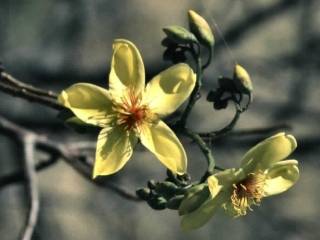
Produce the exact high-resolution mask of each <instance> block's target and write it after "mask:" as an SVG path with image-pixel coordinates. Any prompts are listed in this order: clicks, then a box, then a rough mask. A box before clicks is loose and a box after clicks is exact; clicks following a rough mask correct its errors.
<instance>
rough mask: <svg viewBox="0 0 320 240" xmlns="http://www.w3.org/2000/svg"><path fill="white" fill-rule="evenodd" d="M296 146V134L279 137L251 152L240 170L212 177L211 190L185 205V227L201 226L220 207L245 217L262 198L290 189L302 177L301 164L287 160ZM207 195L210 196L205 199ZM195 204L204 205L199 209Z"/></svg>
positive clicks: (195, 195) (261, 144) (200, 193)
mask: <svg viewBox="0 0 320 240" xmlns="http://www.w3.org/2000/svg"><path fill="white" fill-rule="evenodd" d="M296 147H297V142H296V140H295V138H294V137H293V136H292V135H286V134H285V133H279V134H276V135H274V136H272V137H270V138H268V139H266V140H264V141H262V142H261V143H259V144H257V145H256V146H255V147H253V148H252V149H250V150H249V151H248V152H247V153H246V154H245V156H244V157H243V159H242V161H241V166H240V168H239V169H228V170H225V171H222V172H219V173H217V174H214V175H212V176H210V177H209V178H208V187H207V188H205V187H203V188H201V190H200V191H198V192H197V193H195V194H193V195H190V196H188V197H187V198H186V199H185V200H184V202H182V204H181V206H180V214H181V215H183V216H182V221H181V225H182V228H183V229H185V230H191V229H194V228H198V227H201V226H202V225H203V224H205V223H206V222H207V221H208V220H209V219H210V218H211V217H212V215H213V214H214V213H215V212H216V210H217V209H218V208H219V207H222V208H223V209H224V210H226V211H227V212H228V213H229V214H231V215H232V216H235V217H237V216H242V215H245V214H246V213H247V210H248V209H249V210H251V209H252V208H251V206H252V205H258V204H259V203H260V202H261V199H262V198H264V197H268V196H271V195H275V194H279V193H282V192H284V191H286V190H288V189H289V188H290V187H291V186H293V185H294V184H295V183H296V181H297V180H298V178H299V169H298V162H297V161H296V160H283V159H285V158H286V157H287V156H289V155H290V154H291V153H292V152H293V151H294V149H295V148H296ZM281 160H283V161H281ZM208 188H209V189H208ZM209 192H210V193H211V196H210V194H209ZM203 196H207V197H206V198H205V199H203ZM201 197H202V201H200V202H199V199H200V198H201ZM195 203H198V204H199V203H200V204H199V205H200V206H198V207H197V208H196V206H194V204H195Z"/></svg>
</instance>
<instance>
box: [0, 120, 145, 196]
mask: <svg viewBox="0 0 320 240" xmlns="http://www.w3.org/2000/svg"><path fill="white" fill-rule="evenodd" d="M0 132H2V133H3V134H5V135H7V136H9V137H17V136H18V138H19V137H21V136H25V135H26V134H33V135H34V136H35V140H34V144H35V148H36V149H37V150H40V151H43V152H45V153H47V154H48V155H49V156H54V157H56V158H61V159H62V160H64V161H65V162H66V163H67V164H68V165H70V166H71V167H72V168H74V169H75V170H76V171H77V172H79V173H80V174H81V175H82V176H83V177H85V178H86V179H87V180H88V181H90V182H92V183H94V184H95V185H97V186H100V187H104V188H107V189H109V190H111V191H113V192H115V193H116V194H118V195H120V196H122V197H124V198H126V199H128V200H133V201H140V199H139V198H138V197H137V196H136V195H135V194H134V193H131V192H129V191H127V190H125V189H123V188H122V187H119V186H117V185H115V184H112V183H110V182H101V181H93V180H92V165H90V164H88V163H87V162H85V161H83V158H84V157H86V156H84V155H83V153H82V152H81V151H80V149H78V148H75V146H74V144H71V146H70V147H69V145H68V144H63V143H59V142H55V141H52V140H50V139H48V138H46V137H44V136H42V135H39V134H37V133H34V132H31V131H29V130H27V129H24V128H23V127H21V126H18V125H17V124H14V123H12V122H10V121H8V120H7V119H5V118H3V117H2V116H0ZM89 147H92V144H89ZM8 179H9V180H11V181H13V180H15V181H17V179H16V178H15V177H10V176H5V177H4V178H0V180H3V181H5V182H4V183H3V182H1V181H0V186H3V185H7V184H9V183H7V182H6V181H8Z"/></svg>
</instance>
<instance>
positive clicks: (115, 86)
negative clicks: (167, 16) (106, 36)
mask: <svg viewBox="0 0 320 240" xmlns="http://www.w3.org/2000/svg"><path fill="white" fill-rule="evenodd" d="M195 81H196V77H195V74H194V73H193V71H192V69H191V68H190V67H189V66H188V65H187V64H177V65H174V66H172V67H170V68H169V69H167V70H165V71H163V72H161V73H160V74H159V75H157V76H156V77H154V78H153V79H152V80H151V81H150V82H149V83H148V84H147V86H146V88H145V70H144V65H143V62H142V58H141V56H140V53H139V51H138V49H137V48H136V47H135V45H134V44H133V43H131V42H130V41H128V40H124V39H117V40H115V41H114V44H113V56H112V62H111V71H110V75H109V89H108V90H107V89H104V88H100V87H98V86H96V85H93V84H89V83H78V84H75V85H72V86H71V87H70V88H68V89H66V90H64V91H62V93H61V94H60V96H59V101H60V102H61V103H62V104H63V105H64V106H65V107H67V108H69V109H71V110H72V112H73V113H74V114H75V115H76V116H77V117H78V118H79V119H81V120H82V121H84V122H86V123H89V124H93V125H96V126H99V127H101V128H102V130H101V132H100V134H99V136H98V142H97V149H96V159H95V164H94V171H93V177H96V176H98V175H109V174H112V173H115V172H117V171H119V170H120V169H121V168H122V167H123V166H124V165H125V163H126V162H127V161H128V160H129V159H130V157H131V155H132V151H133V148H134V146H135V144H136V143H137V139H138V138H140V140H141V143H142V144H143V145H144V146H145V147H146V148H148V149H149V150H150V151H151V152H152V153H153V154H154V155H155V156H156V157H157V158H158V159H159V160H160V161H161V162H162V163H163V164H164V165H165V166H166V167H167V168H169V169H170V170H171V171H173V172H175V173H177V174H183V173H185V172H186V168H187V157H186V153H185V151H184V148H183V146H182V145H181V143H180V141H179V139H178V138H177V137H176V135H175V134H174V132H173V131H172V130H171V129H170V128H169V127H168V126H167V125H166V124H165V123H164V122H163V121H161V120H160V117H163V116H165V115H168V114H170V113H172V112H174V111H175V110H176V109H177V108H178V107H179V106H180V105H181V104H182V103H183V102H184V101H185V100H186V99H187V98H188V96H189V95H190V93H191V92H192V90H193V88H194V86H195Z"/></svg>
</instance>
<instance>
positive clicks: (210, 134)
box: [199, 103, 243, 139]
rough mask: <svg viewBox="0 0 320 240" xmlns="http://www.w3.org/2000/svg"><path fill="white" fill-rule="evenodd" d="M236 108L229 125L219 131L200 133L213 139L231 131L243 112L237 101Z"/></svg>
mask: <svg viewBox="0 0 320 240" xmlns="http://www.w3.org/2000/svg"><path fill="white" fill-rule="evenodd" d="M235 108H236V112H235V115H234V117H233V119H232V120H231V122H230V123H229V124H228V125H226V126H225V127H223V128H222V129H220V130H217V131H213V132H208V133H199V136H200V137H204V138H210V139H211V138H216V137H220V136H222V135H225V134H227V133H228V132H230V131H231V130H232V129H233V128H234V126H235V125H236V124H237V122H238V120H239V118H240V115H241V113H242V112H243V110H242V109H241V108H240V107H239V106H238V104H236V103H235Z"/></svg>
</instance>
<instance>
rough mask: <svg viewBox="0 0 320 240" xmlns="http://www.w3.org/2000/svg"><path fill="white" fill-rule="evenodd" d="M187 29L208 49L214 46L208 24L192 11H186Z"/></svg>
mask: <svg viewBox="0 0 320 240" xmlns="http://www.w3.org/2000/svg"><path fill="white" fill-rule="evenodd" d="M188 18H189V27H190V30H191V32H193V33H194V35H196V37H197V38H198V40H199V41H200V42H201V43H202V44H204V45H207V46H209V47H212V46H213V45H214V36H213V33H212V30H211V28H210V26H209V24H208V22H207V21H206V20H205V19H204V18H203V17H201V16H200V15H199V14H198V13H196V12H195V11H193V10H189V11H188Z"/></svg>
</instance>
